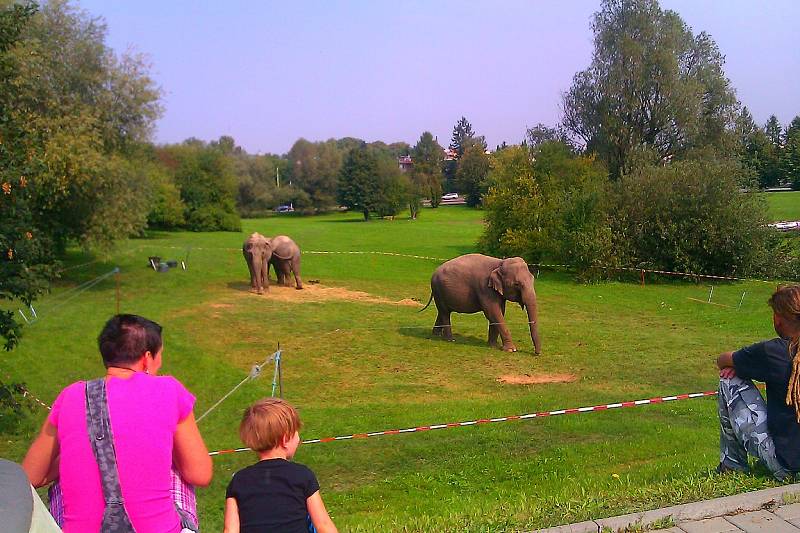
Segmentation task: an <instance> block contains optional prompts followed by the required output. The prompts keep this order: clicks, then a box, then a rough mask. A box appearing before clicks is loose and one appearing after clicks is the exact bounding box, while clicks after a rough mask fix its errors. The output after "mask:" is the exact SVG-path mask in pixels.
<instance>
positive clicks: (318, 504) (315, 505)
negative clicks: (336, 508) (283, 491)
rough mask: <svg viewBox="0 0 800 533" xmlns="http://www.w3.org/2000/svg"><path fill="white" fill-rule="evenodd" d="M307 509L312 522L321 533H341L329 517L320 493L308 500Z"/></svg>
mask: <svg viewBox="0 0 800 533" xmlns="http://www.w3.org/2000/svg"><path fill="white" fill-rule="evenodd" d="M306 509H308V514H309V516H310V517H311V522H313V523H314V527H315V528H317V531H318V532H319V533H339V530H338V529H336V526H335V525H334V524H333V520H331V517H330V516H329V515H328V510H327V509H325V504H324V503H323V502H322V496H321V495H320V493H319V491H317V492H315V493H314V494H312V495H311V496H309V497H308V498H307V499H306Z"/></svg>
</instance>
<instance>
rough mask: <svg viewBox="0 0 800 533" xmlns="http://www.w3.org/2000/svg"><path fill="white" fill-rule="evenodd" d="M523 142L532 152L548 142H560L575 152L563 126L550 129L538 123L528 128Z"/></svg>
mask: <svg viewBox="0 0 800 533" xmlns="http://www.w3.org/2000/svg"><path fill="white" fill-rule="evenodd" d="M525 141H526V143H525V144H526V145H527V146H528V147H530V149H531V150H532V151H534V152H535V151H536V150H537V148H538V147H539V145H541V144H542V143H545V142H550V141H556V142H560V143H562V144H564V145H565V146H568V147H570V149H571V150H573V151H577V150H576V147H575V146H574V144H573V143H572V140H571V139H570V138H569V135H568V134H567V132H566V130H564V128H563V126H558V127H555V128H551V127H549V126H546V125H545V124H542V123H539V124H537V125H536V126H534V127H532V128H528V130H527V131H526V132H525Z"/></svg>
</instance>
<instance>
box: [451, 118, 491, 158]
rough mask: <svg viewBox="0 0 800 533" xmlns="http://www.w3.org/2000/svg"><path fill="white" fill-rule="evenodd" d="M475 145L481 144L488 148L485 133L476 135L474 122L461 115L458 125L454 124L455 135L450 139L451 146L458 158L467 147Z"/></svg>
mask: <svg viewBox="0 0 800 533" xmlns="http://www.w3.org/2000/svg"><path fill="white" fill-rule="evenodd" d="M474 145H480V146H481V147H482V148H483V149H484V150H486V139H484V137H483V135H475V132H474V131H473V129H472V124H470V123H469V120H467V119H466V117H461V118H460V119H459V121H458V122H456V125H455V126H453V137H452V139H451V140H450V148H452V149H453V150H455V151H456V153H457V154H458V158H459V159H460V158H461V156H463V155H464V152H465V151H466V149H467V148H469V147H470V146H474Z"/></svg>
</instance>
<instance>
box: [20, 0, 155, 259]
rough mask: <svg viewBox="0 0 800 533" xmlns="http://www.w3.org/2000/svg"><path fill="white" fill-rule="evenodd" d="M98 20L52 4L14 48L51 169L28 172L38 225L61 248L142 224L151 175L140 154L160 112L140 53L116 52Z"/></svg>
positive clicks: (104, 239) (98, 241)
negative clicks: (144, 170) (141, 168)
mask: <svg viewBox="0 0 800 533" xmlns="http://www.w3.org/2000/svg"><path fill="white" fill-rule="evenodd" d="M105 36H106V27H105V24H104V22H103V21H102V20H101V19H98V18H92V17H90V16H89V15H88V14H87V13H85V12H83V11H80V10H79V9H76V8H74V7H72V6H71V5H70V4H69V3H67V2H65V1H63V0H53V1H51V2H47V3H46V4H45V5H44V6H43V8H42V10H41V11H40V12H39V13H37V14H36V15H35V16H34V17H32V18H31V20H30V24H28V25H26V27H25V29H24V32H23V34H22V35H21V39H20V40H19V42H18V43H17V45H16V46H15V47H14V49H13V50H12V51H11V52H12V53H13V54H14V55H15V57H16V60H17V62H18V65H19V68H18V69H17V70H16V72H15V80H14V90H13V91H12V93H11V97H13V98H14V99H15V100H16V102H17V103H16V104H14V105H18V106H24V107H25V108H26V109H27V110H28V111H29V115H28V116H27V117H26V120H27V121H28V123H29V124H30V125H31V127H32V128H34V129H35V130H36V131H38V132H39V134H38V143H40V146H41V149H42V151H41V153H42V155H43V157H44V158H45V161H44V169H45V170H44V171H43V172H41V173H38V174H35V175H31V176H30V181H31V185H32V187H31V202H32V205H33V206H34V211H35V213H36V218H37V221H38V222H37V225H38V226H39V228H40V230H41V231H43V232H44V233H46V234H47V235H48V236H49V238H50V239H51V240H52V242H53V243H54V246H55V247H56V250H57V251H63V250H64V249H65V247H66V245H67V243H68V242H69V241H70V240H74V241H76V242H79V243H81V244H82V245H83V246H84V247H92V246H99V247H103V246H108V245H110V244H111V243H112V242H113V241H114V240H116V239H118V238H123V237H128V236H130V235H132V234H137V233H139V232H141V231H142V229H143V228H144V227H145V224H146V217H147V206H146V204H147V202H148V198H149V194H150V191H149V186H150V182H149V180H147V179H146V176H142V175H141V173H140V172H138V171H137V165H136V164H133V165H131V164H129V163H130V161H129V160H133V159H135V158H136V157H138V156H137V153H138V151H139V149H140V147H141V145H142V143H144V142H146V141H147V140H148V136H149V134H150V132H151V131H152V126H153V123H154V121H155V119H156V118H157V117H158V115H159V114H160V112H161V107H160V105H159V102H158V98H159V95H160V91H159V89H158V88H157V87H155V85H154V84H153V81H152V80H151V79H150V78H149V76H148V74H147V70H148V66H147V64H146V63H145V62H144V60H143V58H141V57H140V56H136V55H133V54H124V55H122V56H119V57H118V56H117V55H116V54H114V53H113V51H112V50H111V49H110V48H108V47H107V46H106V44H105Z"/></svg>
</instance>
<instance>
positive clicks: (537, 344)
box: [522, 289, 542, 355]
mask: <svg viewBox="0 0 800 533" xmlns="http://www.w3.org/2000/svg"><path fill="white" fill-rule="evenodd" d="M522 305H523V306H524V307H525V310H526V311H527V312H528V326H530V328H531V340H532V341H533V349H534V351H535V352H536V355H539V354H540V353H542V341H541V339H539V314H538V312H537V310H536V293H535V292H534V291H533V289H531V291H530V293H529V294H528V295H526V297H525V298H523V300H522Z"/></svg>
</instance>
